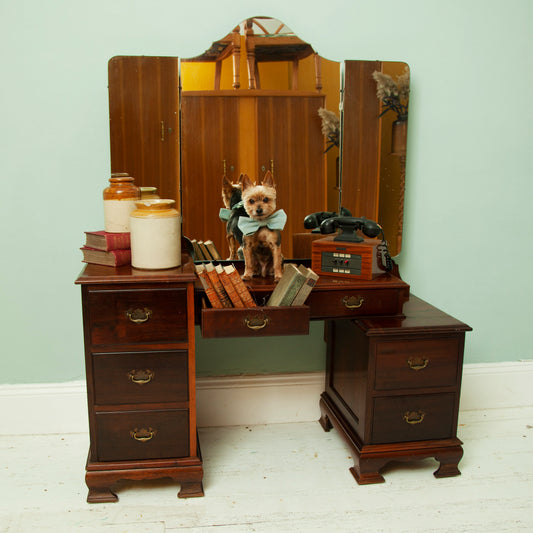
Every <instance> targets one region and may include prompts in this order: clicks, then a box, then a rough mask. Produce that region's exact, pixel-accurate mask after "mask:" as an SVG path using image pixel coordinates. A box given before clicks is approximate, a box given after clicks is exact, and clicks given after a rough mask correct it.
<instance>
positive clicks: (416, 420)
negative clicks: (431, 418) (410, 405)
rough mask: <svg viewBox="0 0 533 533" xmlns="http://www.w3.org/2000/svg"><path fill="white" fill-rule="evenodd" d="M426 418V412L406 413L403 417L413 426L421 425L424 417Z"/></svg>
mask: <svg viewBox="0 0 533 533" xmlns="http://www.w3.org/2000/svg"><path fill="white" fill-rule="evenodd" d="M425 416H426V413H424V411H406V412H405V413H404V415H403V419H404V420H405V421H406V422H407V423H408V424H411V425H414V424H420V423H421V422H422V421H423V420H424V417H425Z"/></svg>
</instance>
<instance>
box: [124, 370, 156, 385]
mask: <svg viewBox="0 0 533 533" xmlns="http://www.w3.org/2000/svg"><path fill="white" fill-rule="evenodd" d="M153 378H154V373H153V372H152V371H151V370H148V369H146V370H130V371H129V372H128V379H129V380H130V381H131V382H132V383H136V384H137V385H146V383H150V381H152V379H153Z"/></svg>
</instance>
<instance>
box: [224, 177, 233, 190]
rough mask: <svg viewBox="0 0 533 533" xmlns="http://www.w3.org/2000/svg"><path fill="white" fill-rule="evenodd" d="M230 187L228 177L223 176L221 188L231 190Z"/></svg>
mask: <svg viewBox="0 0 533 533" xmlns="http://www.w3.org/2000/svg"><path fill="white" fill-rule="evenodd" d="M231 189H232V185H231V181H230V180H229V179H228V178H226V176H223V177H222V190H223V191H231Z"/></svg>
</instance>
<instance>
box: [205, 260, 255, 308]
mask: <svg viewBox="0 0 533 533" xmlns="http://www.w3.org/2000/svg"><path fill="white" fill-rule="evenodd" d="M196 273H197V274H198V277H199V278H200V281H201V283H202V286H203V287H204V290H205V294H206V296H207V299H208V300H209V303H210V304H211V306H212V307H213V308H215V309H224V308H230V307H237V308H239V307H241V308H242V307H256V303H255V302H254V300H253V298H252V295H251V294H250V291H249V290H248V287H246V285H245V283H244V281H242V279H241V277H240V275H239V273H238V272H237V269H236V268H235V267H234V266H233V265H227V266H225V267H222V266H221V265H217V266H215V265H213V263H205V264H200V265H196Z"/></svg>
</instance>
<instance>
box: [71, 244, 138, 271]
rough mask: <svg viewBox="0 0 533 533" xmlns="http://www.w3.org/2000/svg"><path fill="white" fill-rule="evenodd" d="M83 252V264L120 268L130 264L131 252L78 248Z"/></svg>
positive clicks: (86, 247)
mask: <svg viewBox="0 0 533 533" xmlns="http://www.w3.org/2000/svg"><path fill="white" fill-rule="evenodd" d="M80 250H81V251H82V252H83V259H82V262H83V263H93V264H95V265H106V266H114V267H115V266H122V265H129V264H130V263H131V250H109V251H107V252H106V251H105V250H97V249H95V248H89V247H88V246H84V247H83V248H80Z"/></svg>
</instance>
